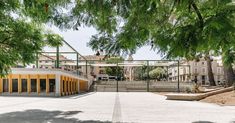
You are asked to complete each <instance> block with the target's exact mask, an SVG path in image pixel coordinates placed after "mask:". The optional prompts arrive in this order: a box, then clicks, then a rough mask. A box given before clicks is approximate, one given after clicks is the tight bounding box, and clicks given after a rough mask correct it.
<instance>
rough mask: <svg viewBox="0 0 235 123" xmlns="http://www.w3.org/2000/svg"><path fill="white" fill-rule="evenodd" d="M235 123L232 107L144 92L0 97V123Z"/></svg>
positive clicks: (234, 112)
mask: <svg viewBox="0 0 235 123" xmlns="http://www.w3.org/2000/svg"><path fill="white" fill-rule="evenodd" d="M77 122H79V123H80V122H81V123H106V122H107V123H111V122H128V123H129V122H131V123H133V122H134V123H135V122H138V123H150V122H151V123H162V122H167V123H168V122H172V123H176V122H179V123H192V122H194V123H211V122H218V123H235V106H219V105H215V104H208V103H202V102H186V101H169V100H165V97H164V96H161V95H157V94H154V93H145V92H139V93H138V92H131V93H130V92H129V93H128V92H127V93H125V92H123V93H115V92H98V93H89V94H86V95H80V96H73V97H63V98H40V97H0V123H77Z"/></svg>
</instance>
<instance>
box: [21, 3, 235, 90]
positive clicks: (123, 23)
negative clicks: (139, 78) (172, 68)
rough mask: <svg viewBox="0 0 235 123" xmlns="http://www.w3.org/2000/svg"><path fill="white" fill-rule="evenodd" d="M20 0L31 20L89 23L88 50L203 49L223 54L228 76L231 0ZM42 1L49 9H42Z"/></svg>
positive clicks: (168, 52) (186, 53) (174, 52)
mask: <svg viewBox="0 0 235 123" xmlns="http://www.w3.org/2000/svg"><path fill="white" fill-rule="evenodd" d="M23 1H27V4H26V5H25V8H26V10H27V11H26V13H27V14H29V15H30V17H32V18H34V19H38V20H42V21H45V22H52V23H54V24H55V25H58V26H59V27H61V28H64V27H65V28H73V29H77V28H78V27H79V26H81V25H83V24H85V25H87V26H94V27H95V28H96V29H97V30H98V31H99V33H98V34H97V35H94V36H93V37H92V40H91V42H90V43H89V45H90V46H91V47H92V48H93V49H97V48H102V49H104V50H106V52H108V53H110V54H120V53H121V52H124V53H126V52H128V53H133V52H135V50H136V49H138V48H139V47H142V46H144V45H152V47H153V48H155V49H158V50H159V52H160V53H162V54H163V55H165V56H166V58H171V59H174V58H178V57H184V58H187V59H189V60H191V59H195V57H196V56H197V55H198V54H206V53H208V52H209V53H212V55H221V54H222V58H223V62H224V67H225V69H224V70H225V73H226V74H227V73H228V74H229V75H233V72H232V71H231V66H232V63H233V62H234V60H233V58H234V57H233V54H234V53H233V52H234V42H235V41H234V39H235V38H234V34H235V33H234V31H235V30H234V29H235V28H234V20H235V19H234V15H235V13H234V12H235V5H234V3H233V2H232V0H197V1H196V0H75V1H74V2H73V1H72V0H55V1H53V2H52V1H51V0H37V1H34V2H30V1H29V0H23ZM38 1H40V2H38ZM31 3H33V4H32V5H31V6H30V4H31ZM32 6H33V7H34V11H33V12H31V11H30V10H31V9H30V8H31V7H32ZM46 6H49V8H48V10H47V9H46V12H45V8H46ZM66 7H69V9H68V10H67V12H65V11H62V12H60V11H58V10H60V9H61V8H62V10H63V8H66ZM28 8H29V10H28ZM59 8H60V9H59ZM38 12H39V13H38ZM35 13H36V14H35ZM38 14H39V15H40V16H38ZM44 15H47V17H45V16H44ZM231 77H232V76H230V77H226V79H227V81H228V85H231V84H232V81H233V80H229V79H228V78H231Z"/></svg>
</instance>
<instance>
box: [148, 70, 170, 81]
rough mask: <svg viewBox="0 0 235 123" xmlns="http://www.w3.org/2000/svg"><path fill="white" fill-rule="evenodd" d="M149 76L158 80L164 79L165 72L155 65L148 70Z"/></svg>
mask: <svg viewBox="0 0 235 123" xmlns="http://www.w3.org/2000/svg"><path fill="white" fill-rule="evenodd" d="M149 76H150V78H151V79H157V80H158V81H160V80H161V79H166V76H167V72H166V70H164V69H163V68H161V67H157V68H155V69H153V70H152V71H150V72H149Z"/></svg>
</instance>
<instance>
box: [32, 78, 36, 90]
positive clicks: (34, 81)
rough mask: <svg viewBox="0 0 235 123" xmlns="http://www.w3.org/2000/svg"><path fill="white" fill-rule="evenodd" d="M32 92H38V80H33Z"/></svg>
mask: <svg viewBox="0 0 235 123" xmlns="http://www.w3.org/2000/svg"><path fill="white" fill-rule="evenodd" d="M31 92H37V80H36V79H31Z"/></svg>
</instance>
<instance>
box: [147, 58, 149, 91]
mask: <svg viewBox="0 0 235 123" xmlns="http://www.w3.org/2000/svg"><path fill="white" fill-rule="evenodd" d="M147 92H149V61H147Z"/></svg>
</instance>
